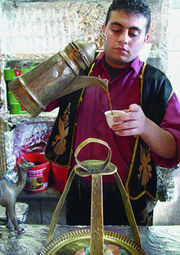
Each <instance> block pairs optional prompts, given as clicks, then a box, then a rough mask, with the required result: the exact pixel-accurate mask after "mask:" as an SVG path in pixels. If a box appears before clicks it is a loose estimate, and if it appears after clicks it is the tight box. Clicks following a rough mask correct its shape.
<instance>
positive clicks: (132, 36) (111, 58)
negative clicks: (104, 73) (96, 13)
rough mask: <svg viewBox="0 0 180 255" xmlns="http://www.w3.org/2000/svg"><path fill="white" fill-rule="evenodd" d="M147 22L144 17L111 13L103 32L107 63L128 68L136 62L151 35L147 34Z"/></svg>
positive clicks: (120, 12) (118, 12)
mask: <svg viewBox="0 0 180 255" xmlns="http://www.w3.org/2000/svg"><path fill="white" fill-rule="evenodd" d="M146 24H147V20H146V18H145V17H144V16H137V15H135V14H127V13H125V12H123V11H111V14H110V19H109V21H108V23H107V25H106V27H105V26H103V32H104V33H105V34H106V40H105V42H104V50H105V59H106V62H107V63H108V64H109V65H110V66H112V67H115V68H122V67H126V66H127V64H128V63H130V62H131V61H132V60H134V59H135V58H136V57H137V56H138V54H139V52H140V50H141V48H142V47H143V45H144V43H145V42H146V41H147V39H148V37H149V35H147V34H146Z"/></svg>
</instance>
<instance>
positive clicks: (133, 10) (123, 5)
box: [105, 0, 151, 33]
mask: <svg viewBox="0 0 180 255" xmlns="http://www.w3.org/2000/svg"><path fill="white" fill-rule="evenodd" d="M117 10H118V11H124V12H125V13H127V14H135V15H137V16H144V17H145V18H146V19H147V25H146V33H148V31H149V27H150V22H151V11H150V9H149V7H148V5H147V3H146V1H145V0H113V2H112V4H111V5H110V7H109V9H108V12H107V15H106V20H105V26H106V25H107V23H108V21H109V19H110V14H111V11H117Z"/></svg>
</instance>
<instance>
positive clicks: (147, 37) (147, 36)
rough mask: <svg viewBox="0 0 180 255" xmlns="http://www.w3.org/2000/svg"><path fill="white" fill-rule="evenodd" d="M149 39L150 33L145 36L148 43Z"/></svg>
mask: <svg viewBox="0 0 180 255" xmlns="http://www.w3.org/2000/svg"><path fill="white" fill-rule="evenodd" d="M148 39H149V34H147V35H146V36H145V38H144V42H145V43H146V42H147V41H148Z"/></svg>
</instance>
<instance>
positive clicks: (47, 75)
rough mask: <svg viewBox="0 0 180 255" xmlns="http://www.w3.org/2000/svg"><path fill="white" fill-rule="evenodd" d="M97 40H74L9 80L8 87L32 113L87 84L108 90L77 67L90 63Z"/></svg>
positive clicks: (40, 110) (37, 112) (99, 80)
mask: <svg viewBox="0 0 180 255" xmlns="http://www.w3.org/2000/svg"><path fill="white" fill-rule="evenodd" d="M96 50H97V47H96V44H95V43H93V42H89V41H80V40H77V41H73V42H71V43H69V44H68V45H67V46H66V47H65V49H64V50H63V51H59V52H58V53H56V54H55V55H54V56H52V57H50V58H48V59H47V60H45V61H43V62H42V63H40V64H39V65H38V66H36V67H35V68H33V69H32V70H30V71H29V72H27V73H24V74H23V75H21V76H19V77H18V78H16V79H15V80H13V81H12V82H10V83H9V88H10V90H11V91H12V93H13V94H14V96H15V97H16V98H17V100H18V101H19V102H20V104H21V105H22V106H23V107H24V108H25V109H26V110H27V111H28V112H29V113H30V114H31V115H32V116H34V117H36V116H37V115H39V113H40V112H42V111H43V110H44V109H45V108H46V107H47V105H48V104H49V103H50V102H52V101H53V100H55V99H56V98H59V97H62V96H64V95H67V94H69V93H71V92H73V91H75V90H78V89H80V88H84V87H87V86H100V87H102V88H104V89H105V90H107V85H106V83H105V82H104V81H103V80H102V79H99V78H96V77H89V76H79V72H80V70H85V69H86V68H89V67H90V64H91V62H92V61H93V60H94V56H95V52H96Z"/></svg>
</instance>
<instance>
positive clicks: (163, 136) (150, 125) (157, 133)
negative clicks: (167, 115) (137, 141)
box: [140, 118, 177, 159]
mask: <svg viewBox="0 0 180 255" xmlns="http://www.w3.org/2000/svg"><path fill="white" fill-rule="evenodd" d="M140 136H141V138H142V139H143V140H144V141H145V143H146V144H147V145H148V146H149V147H150V148H151V150H152V151H153V152H154V153H155V154H157V155H158V156H160V157H162V158H167V159H172V158H174V157H175V156H176V153H177V151H176V140H175V138H174V136H173V135H172V134H171V133H170V132H168V131H166V130H164V129H162V128H160V127H159V126H158V125H157V124H155V123H154V122H153V121H151V120H150V119H148V118H147V119H146V128H145V130H144V132H143V133H142V134H141V135H140Z"/></svg>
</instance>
